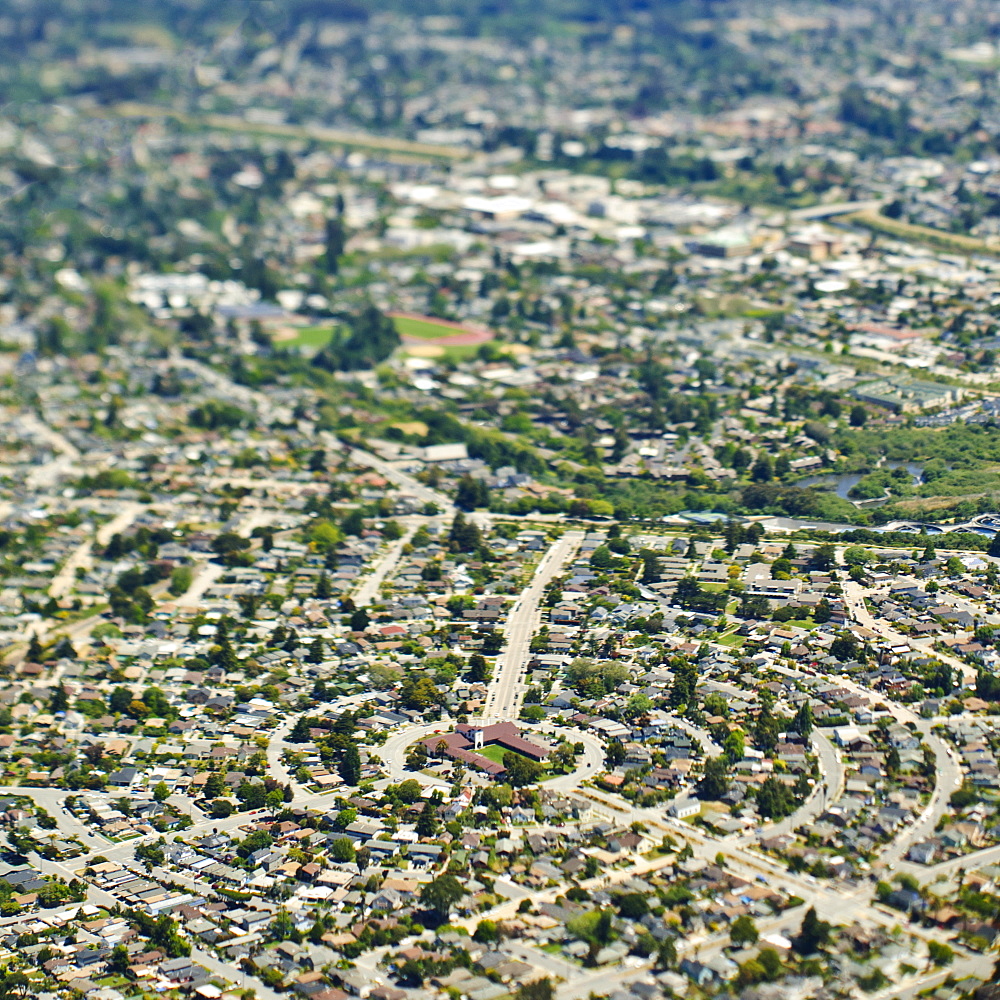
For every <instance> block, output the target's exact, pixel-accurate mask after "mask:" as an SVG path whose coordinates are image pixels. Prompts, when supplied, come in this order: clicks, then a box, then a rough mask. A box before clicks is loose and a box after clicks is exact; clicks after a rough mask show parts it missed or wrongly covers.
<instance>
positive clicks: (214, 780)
mask: <svg viewBox="0 0 1000 1000" xmlns="http://www.w3.org/2000/svg"><path fill="white" fill-rule="evenodd" d="M225 790H226V782H225V781H224V780H223V777H222V775H221V774H219V772H218V771H212V773H211V774H209V776H208V778H207V779H206V780H205V798H206V799H215V798H218V797H219V796H220V795H222V793H223V792H225Z"/></svg>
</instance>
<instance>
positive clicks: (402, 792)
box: [387, 778, 424, 805]
mask: <svg viewBox="0 0 1000 1000" xmlns="http://www.w3.org/2000/svg"><path fill="white" fill-rule="evenodd" d="M387 791H388V789H387ZM423 794H424V791H423V787H422V786H421V784H420V782H419V781H417V779H416V778H408V779H407V780H406V781H401V782H400V783H399V784H398V785H396V789H395V797H396V798H397V799H398V800H399V801H400V802H405V803H406V804H407V805H413V803H414V802H419V801H420V800H421V799H422V798H423Z"/></svg>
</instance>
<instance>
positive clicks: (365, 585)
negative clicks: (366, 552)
mask: <svg viewBox="0 0 1000 1000" xmlns="http://www.w3.org/2000/svg"><path fill="white" fill-rule="evenodd" d="M415 531H416V526H415V525H411V526H410V527H409V528H407V529H406V531H405V532H404V533H403V536H402V537H401V538H398V539H397V540H396V541H395V542H393V543H392V544H391V545H390V546H389V549H388V550H387V551H386V553H385V554H384V555H383V556H382V558H381V559H379V561H378V563H377V564H376V566H375V568H374V569H373V570H372V571H371V573H369V574H368V575H367V576H366V577H364V578H363V579H362V581H361V584H360V586H359V587H358V589H357V590H356V591H355V592H354V596H353V598H352V600H353V601H354V603H355V605H356V606H357V607H359V608H363V607H367V606H368V605H369V604H371V603H372V601H374V600H376V599H377V598H378V596H379V588H380V587H381V586H382V584H383V582H384V581H385V579H386V577H387V576H389V574H390V573H391V572H392V571H393V570H394V569H395V568H396V563H398V562H399V557H400V556H401V555H402V553H403V547H404V546H405V545H406V544H407V543H408V542H409V540H410V539H411V538H412V537H413V533H414V532H415Z"/></svg>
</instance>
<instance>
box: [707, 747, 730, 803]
mask: <svg viewBox="0 0 1000 1000" xmlns="http://www.w3.org/2000/svg"><path fill="white" fill-rule="evenodd" d="M727 791H729V761H728V760H727V759H726V757H724V756H723V757H709V759H708V760H706V761H705V772H704V774H703V775H702V779H701V794H702V797H703V798H706V799H721V798H722V796H723V795H725V794H726V792H727Z"/></svg>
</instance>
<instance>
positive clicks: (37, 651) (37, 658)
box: [25, 633, 65, 711]
mask: <svg viewBox="0 0 1000 1000" xmlns="http://www.w3.org/2000/svg"><path fill="white" fill-rule="evenodd" d="M44 656H45V651H44V650H43V649H42V644H41V642H40V641H39V639H38V636H37V635H35V634H34V633H32V636H31V638H30V639H29V640H28V652H27V653H26V654H25V659H26V660H27V661H28V662H29V663H41V662H42V659H43V658H44ZM63 711H65V709H64V710H63Z"/></svg>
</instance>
